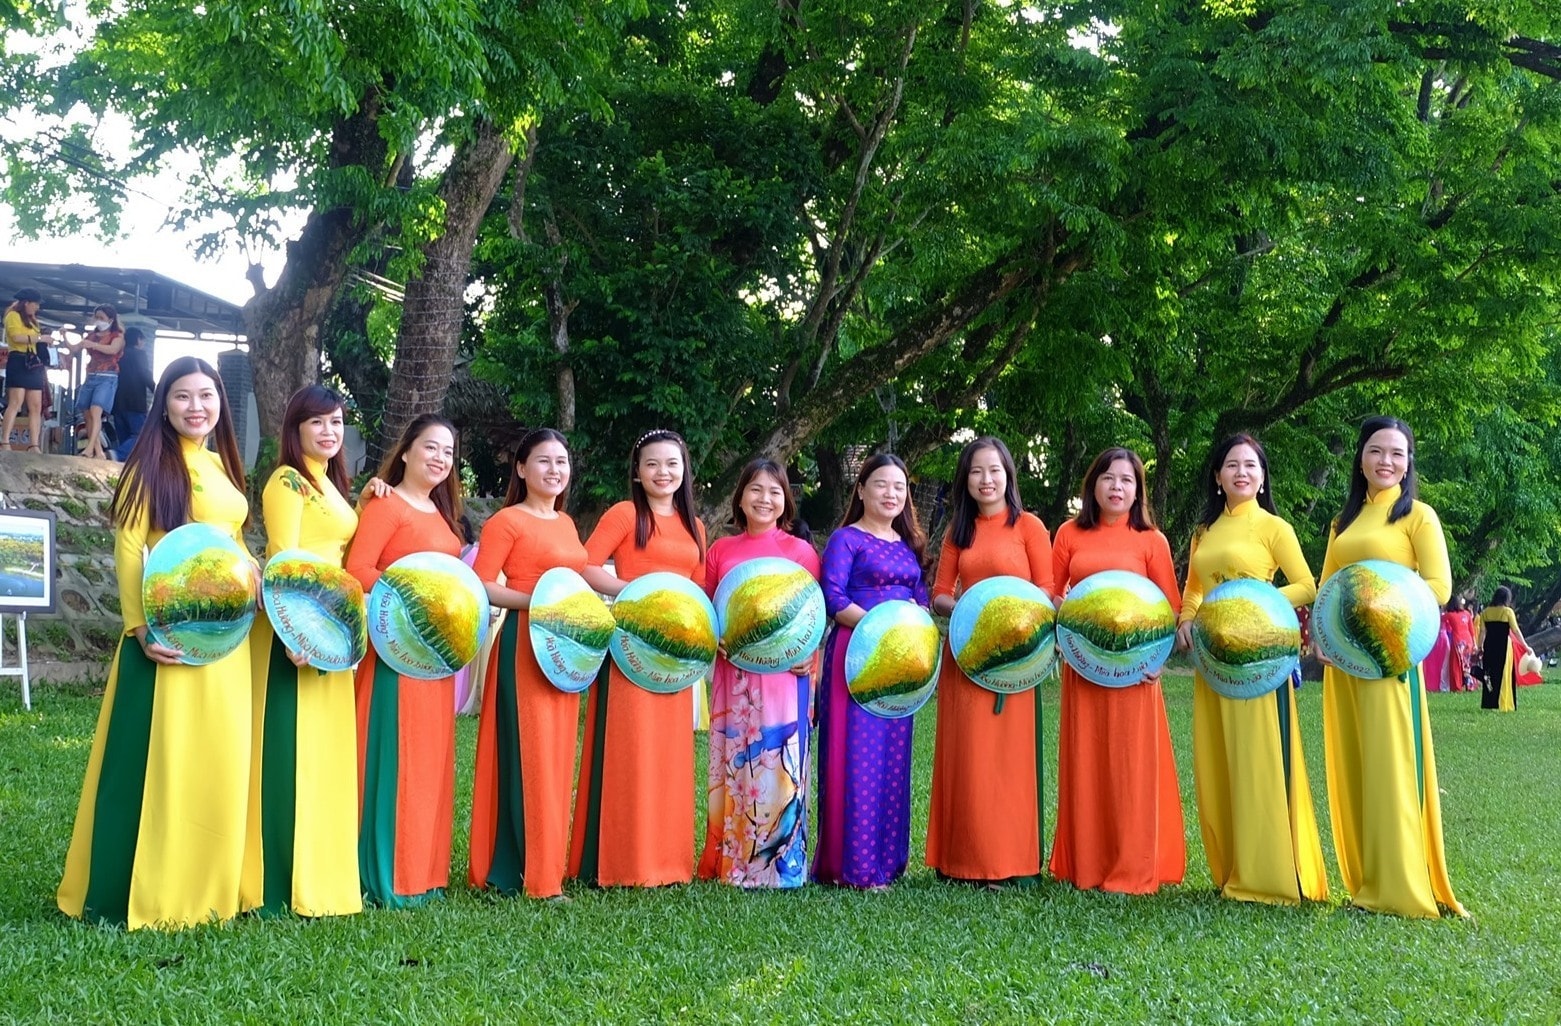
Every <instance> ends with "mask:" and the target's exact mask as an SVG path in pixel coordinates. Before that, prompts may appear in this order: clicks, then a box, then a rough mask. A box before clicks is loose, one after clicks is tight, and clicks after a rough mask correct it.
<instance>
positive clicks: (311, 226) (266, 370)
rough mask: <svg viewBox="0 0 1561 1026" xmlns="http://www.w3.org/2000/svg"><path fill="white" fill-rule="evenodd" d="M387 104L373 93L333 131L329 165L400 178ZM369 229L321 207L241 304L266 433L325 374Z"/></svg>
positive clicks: (273, 432)
mask: <svg viewBox="0 0 1561 1026" xmlns="http://www.w3.org/2000/svg"><path fill="white" fill-rule="evenodd" d="M381 106H382V101H381V98H380V95H379V93H378V91H377V90H371V91H370V92H369V94H368V95H367V96H365V97H364V98H363V101H362V102H361V103H360V104H359V105H358V109H357V110H356V111H355V112H354V113H353V114H352V115H351V116H350V117H347V118H343V119H342V120H340V121H338V122H337V123H336V126H335V128H334V129H333V130H332V132H331V167H332V168H333V169H337V168H343V167H351V166H361V167H365V168H368V169H369V171H370V173H371V174H376V175H379V174H383V176H384V177H383V179H382V180H383V181H385V182H387V183H388V182H391V181H394V180H395V176H396V171H397V170H398V168H399V164H400V159H399V158H395V159H392V157H391V154H390V151H389V144H388V143H387V142H386V141H385V139H384V138H383V137H382V136H381V135H380V132H379V116H380V111H381ZM368 228H369V226H368V225H365V224H364V223H363V222H361V221H360V220H359V218H358V216H357V214H356V212H355V211H354V210H353V209H352V208H351V207H348V206H336V207H331V208H329V209H325V210H316V211H314V212H313V213H311V214H310V215H309V219H308V220H307V221H306V222H305V223H304V230H303V233H302V234H301V235H299V237H298V238H297V239H294V240H293V241H292V242H289V243H288V244H287V262H286V263H285V264H284V265H283V266H282V274H281V276H280V277H279V278H278V279H277V283H276V284H275V285H273V286H272V287H271V288H269V289H267V288H265V287H264V284H263V283H262V282H261V280H260V276H259V275H258V274H255V275H252V276H251V278H250V280H251V281H252V282H253V283H254V284H255V296H254V298H253V299H251V300H250V301H249V302H248V303H247V304H245V306H244V334H245V336H246V337H247V338H248V339H249V353H250V363H251V373H252V374H253V376H254V385H255V406H256V411H257V413H258V414H259V418H260V432H261V434H262V435H263V436H271V437H275V436H277V435H278V434H280V433H281V429H282V413H283V411H284V410H286V408H287V401H288V399H290V398H292V395H293V393H294V392H296V391H298V389H300V388H302V387H303V386H304V385H309V384H313V383H314V382H316V381H318V380H319V379H320V342H321V333H322V329H323V328H324V326H325V322H326V320H327V319H328V318H329V317H330V315H331V310H332V308H333V307H334V305H335V303H336V296H337V293H338V292H340V291H341V287H342V283H343V282H344V281H345V280H346V277H347V258H348V256H349V255H350V254H351V253H352V250H353V247H354V246H356V245H357V244H358V242H360V241H361V240H362V238H363V236H364V234H365V233H366V232H367V230H368Z"/></svg>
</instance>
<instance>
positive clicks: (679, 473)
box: [635, 442, 683, 499]
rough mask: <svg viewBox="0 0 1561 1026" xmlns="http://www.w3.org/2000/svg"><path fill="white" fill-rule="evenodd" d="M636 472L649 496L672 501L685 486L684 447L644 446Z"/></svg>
mask: <svg viewBox="0 0 1561 1026" xmlns="http://www.w3.org/2000/svg"><path fill="white" fill-rule="evenodd" d="M635 470H636V471H637V473H638V474H639V478H640V486H641V487H642V488H644V489H645V494H646V495H647V496H649V497H650V498H652V499H670V498H672V496H674V495H676V494H677V490H678V489H679V488H681V487H682V485H683V447H682V446H680V445H678V444H677V443H676V442H651V443H649V444H648V445H645V446H642V447H641V448H640V458H639V462H638V463H637V464H635Z"/></svg>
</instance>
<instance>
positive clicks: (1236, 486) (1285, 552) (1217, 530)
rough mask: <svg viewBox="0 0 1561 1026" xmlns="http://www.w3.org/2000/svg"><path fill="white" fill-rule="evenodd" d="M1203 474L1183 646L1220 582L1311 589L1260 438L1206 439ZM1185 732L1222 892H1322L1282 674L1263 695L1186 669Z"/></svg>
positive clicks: (1297, 595)
mask: <svg viewBox="0 0 1561 1026" xmlns="http://www.w3.org/2000/svg"><path fill="white" fill-rule="evenodd" d="M1206 481H1207V489H1208V501H1207V503H1206V507H1205V511H1204V516H1203V524H1202V526H1201V527H1199V528H1198V530H1197V531H1196V532H1194V534H1193V538H1192V552H1191V556H1190V557H1189V559H1188V572H1187V587H1186V589H1185V591H1184V593H1183V596H1182V612H1181V628H1180V629H1179V631H1178V635H1179V638H1180V640H1181V642H1182V644H1183V646H1184V647H1185V646H1186V645H1187V644H1188V643H1189V641H1190V636H1191V624H1192V619H1193V617H1194V616H1196V615H1197V612H1198V608H1199V607H1200V606H1201V605H1202V604H1203V599H1204V596H1205V595H1206V594H1207V593H1208V592H1209V591H1211V590H1213V589H1214V587H1215V586H1216V585H1219V584H1222V583H1224V582H1225V581H1229V580H1234V579H1237V578H1251V579H1254V580H1259V581H1272V580H1273V578H1274V573H1275V571H1276V570H1282V571H1283V572H1284V575H1285V580H1286V582H1287V583H1286V585H1285V586H1284V587H1283V588H1281V589H1280V593H1281V594H1282V595H1283V596H1284V597H1285V600H1286V601H1287V602H1289V603H1290V604H1291V605H1292V606H1304V605H1306V604H1307V603H1309V602H1311V601H1312V599H1313V598H1315V597H1316V595H1317V585H1316V583H1315V581H1314V580H1313V578H1312V571H1311V569H1310V568H1309V567H1308V566H1307V565H1306V557H1305V556H1303V555H1302V554H1301V546H1300V544H1299V543H1298V542H1297V541H1296V537H1295V530H1294V529H1293V528H1291V526H1290V525H1289V524H1287V523H1285V521H1284V520H1282V519H1280V518H1279V517H1278V516H1276V515H1275V513H1274V511H1273V498H1272V491H1271V489H1270V488H1269V486H1268V457H1267V456H1266V455H1265V454H1264V452H1263V447H1262V445H1261V444H1259V443H1258V441H1257V439H1255V438H1252V437H1251V436H1250V435H1235V436H1233V437H1231V438H1227V439H1226V440H1225V441H1223V442H1221V443H1220V444H1219V445H1217V446H1215V448H1214V450H1213V452H1212V453H1211V454H1210V459H1209V464H1208V471H1207V475H1206ZM1192 736H1193V749H1192V751H1193V775H1194V780H1195V781H1196V784H1197V791H1198V822H1199V825H1200V828H1201V830H1202V833H1203V850H1204V854H1205V855H1206V856H1207V858H1208V862H1209V873H1210V875H1211V876H1212V877H1213V878H1214V884H1215V886H1216V887H1218V888H1219V889H1220V893H1221V894H1222V895H1223V896H1225V897H1227V898H1234V899H1236V900H1238V901H1261V902H1268V903H1271V904H1280V903H1283V904H1290V905H1294V904H1299V903H1300V901H1301V899H1302V898H1310V899H1312V900H1314V901H1322V900H1324V899H1326V898H1327V897H1328V879H1327V874H1326V872H1325V871H1324V869H1323V858H1322V841H1321V839H1320V837H1319V835H1318V831H1317V816H1316V813H1315V812H1314V810H1313V806H1312V792H1311V786H1310V784H1309V782H1308V780H1307V776H1306V759H1305V756H1304V755H1303V754H1302V751H1301V724H1300V718H1299V716H1298V715H1297V712H1296V702H1295V688H1294V686H1293V685H1292V684H1291V682H1289V681H1286V682H1285V683H1284V684H1282V685H1280V687H1279V689H1278V690H1277V691H1275V692H1274V693H1273V694H1270V695H1263V696H1262V697H1260V698H1245V699H1243V698H1226V697H1224V696H1222V695H1219V694H1217V693H1216V692H1215V691H1214V689H1213V688H1211V687H1209V685H1208V683H1207V682H1206V681H1205V680H1204V679H1203V677H1202V676H1201V675H1198V674H1194V683H1193V718H1192Z"/></svg>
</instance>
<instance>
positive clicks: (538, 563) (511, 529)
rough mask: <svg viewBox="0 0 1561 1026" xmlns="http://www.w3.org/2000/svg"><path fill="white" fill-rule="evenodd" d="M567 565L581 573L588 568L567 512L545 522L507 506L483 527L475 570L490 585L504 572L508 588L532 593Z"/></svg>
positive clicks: (584, 554)
mask: <svg viewBox="0 0 1561 1026" xmlns="http://www.w3.org/2000/svg"><path fill="white" fill-rule="evenodd" d="M556 566H564V567H568V568H569V569H571V570H573V571H574V572H575V573H579V572H580V571H581V570H584V569H585V567H586V553H585V546H584V545H581V544H580V532H579V530H578V529H577V528H576V527H575V522H574V521H573V520H572V519H570V517H569V515H568V514H567V513H560V514H558V516H557V517H554V518H553V519H551V520H545V519H543V518H542V517H539V516H537V515H536V514H534V513H529V512H527V511H526V510H525V509H523V508H521V507H520V506H518V505H516V506H507V507H505V508H504V509H501V510H499V511H498V512H497V513H495V514H493V516H491V517H489V518H488V522H487V523H486V524H483V525H482V541H481V543H480V544H479V545H478V546H477V561H476V562H475V563H473V564H472V569H473V570H475V571H477V576H478V577H480V578H481V579H482V580H483V581H485V582H487V583H489V584H496V583H498V580H499V572H500V571H503V573H504V586H505V587H506V588H510V589H512V590H514V591H519V592H524V593H525V594H527V595H530V594H531V590H532V589H533V588H535V587H536V586H537V581H538V580H539V579H540V578H541V577H542V575H543V574H544V573H546V572H547V571H549V570H551V569H553V568H554V567H556Z"/></svg>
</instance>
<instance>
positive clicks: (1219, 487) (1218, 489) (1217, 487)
mask: <svg viewBox="0 0 1561 1026" xmlns="http://www.w3.org/2000/svg"><path fill="white" fill-rule="evenodd" d="M1214 494H1215V495H1224V494H1225V487H1224V486H1223V485H1215V486H1214Z"/></svg>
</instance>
